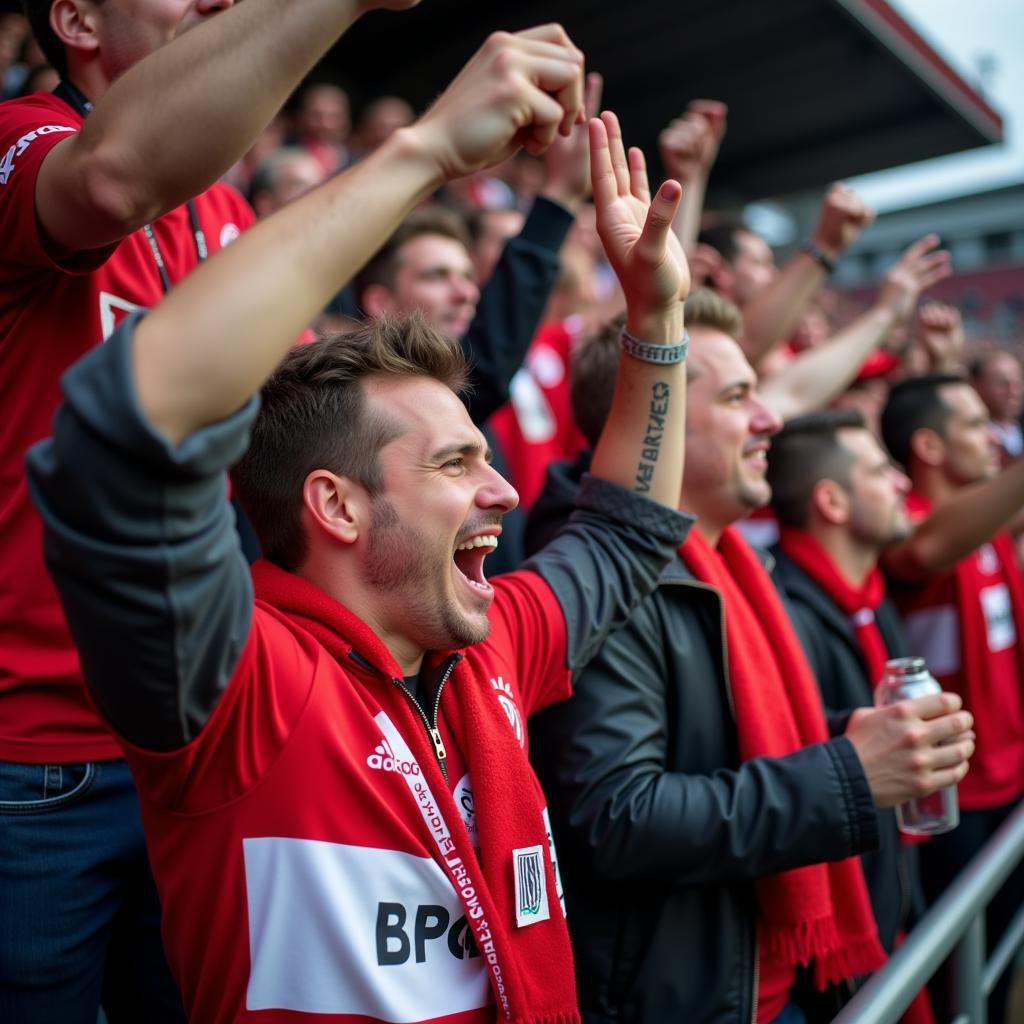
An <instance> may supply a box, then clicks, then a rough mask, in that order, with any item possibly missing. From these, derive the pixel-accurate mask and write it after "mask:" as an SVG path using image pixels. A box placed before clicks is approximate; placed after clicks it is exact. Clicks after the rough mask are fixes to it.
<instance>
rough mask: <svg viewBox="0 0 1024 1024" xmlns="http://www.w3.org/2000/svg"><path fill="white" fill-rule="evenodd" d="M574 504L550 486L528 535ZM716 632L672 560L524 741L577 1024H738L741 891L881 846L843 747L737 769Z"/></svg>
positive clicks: (751, 971)
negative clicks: (540, 804) (535, 781)
mask: <svg viewBox="0 0 1024 1024" xmlns="http://www.w3.org/2000/svg"><path fill="white" fill-rule="evenodd" d="M574 486H575V484H574V475H573V474H568V473H567V472H566V471H565V470H564V469H562V470H561V473H560V475H558V476H557V478H556V480H555V482H554V483H553V484H552V486H550V487H549V489H548V491H547V492H546V495H545V500H543V501H542V502H541V503H539V504H538V506H537V508H536V510H535V520H536V517H541V518H545V517H549V518H550V519H558V518H560V515H561V510H563V509H564V508H565V507H566V506H565V501H566V499H567V498H569V497H571V495H572V493H573V491H574ZM722 621H723V620H722V607H721V600H720V598H719V595H718V593H717V592H716V591H715V590H714V589H713V588H711V587H709V586H707V585H706V584H702V583H699V582H697V581H696V580H695V579H694V578H693V577H692V575H691V574H690V573H689V572H688V570H687V569H686V568H685V566H684V565H683V564H682V562H681V561H680V560H678V559H676V561H675V562H673V563H672V564H671V565H670V566H669V568H668V569H667V570H666V572H665V573H664V574H663V576H662V580H661V583H660V585H659V587H658V589H657V591H656V592H655V593H654V595H653V596H652V597H650V598H648V599H647V600H646V601H645V602H644V603H643V604H642V605H641V606H640V607H639V608H638V609H637V610H636V611H635V612H634V613H633V616H632V618H631V619H630V622H629V624H628V625H627V626H626V627H625V628H623V629H622V630H621V631H619V632H618V633H617V634H615V635H614V636H613V637H611V638H609V639H608V640H607V641H606V642H605V644H604V646H603V647H602V649H601V650H600V652H599V654H598V655H597V657H596V658H595V659H594V660H593V661H592V662H591V663H590V664H589V665H588V667H587V668H586V669H585V670H584V671H583V673H582V675H581V676H580V677H579V679H578V680H577V683H576V691H575V695H574V697H573V698H572V699H571V700H570V701H568V702H567V703H565V704H562V705H560V706H558V707H555V708H551V709H549V710H547V711H545V712H543V713H542V714H541V715H538V716H535V718H534V719H533V721H532V723H531V749H532V750H533V751H534V759H535V765H536V767H537V770H538V774H539V775H540V778H541V780H542V783H543V784H544V786H545V789H546V791H547V794H548V800H549V807H550V810H551V817H552V822H553V826H554V831H555V838H556V842H557V844H558V850H559V857H560V862H561V869H562V874H563V879H564V886H565V893H566V900H567V904H568V913H569V926H570V931H571V933H572V935H573V937H574V945H575V950H576V957H577V971H578V979H579V994H580V1002H581V1009H582V1011H583V1017H584V1020H585V1021H586V1022H589V1024H596V1022H602V1024H603V1022H612V1021H617V1022H619V1021H628V1022H637V1024H641V1022H642V1024H665V1022H681V1024H682V1022H685V1024H699V1022H711V1021H714V1022H730V1024H748V1022H750V1021H752V1020H753V1019H754V1016H755V1012H756V1002H755V999H756V991H757V970H758V968H757V962H758V954H757V944H756V903H755V898H754V889H753V882H754V880H755V879H756V878H758V877H759V876H761V875H766V874H772V873H775V872H778V871H783V870H786V869H789V868H795V867H798V866H801V865H805V864H810V863H815V862H819V861H825V860H834V859H841V858H844V857H849V856H852V855H854V854H858V853H861V852H862V851H864V850H867V849H872V848H873V847H874V846H875V845H876V844H877V842H878V818H877V815H876V813H875V808H874V805H873V803H872V800H871V794H870V790H869V788H868V784H867V780H866V778H865V777H864V773H863V770H862V768H861V765H860V761H859V759H858V758H857V755H856V753H855V751H854V749H853V747H852V745H851V744H850V743H849V741H848V740H846V739H845V738H843V737H839V738H836V739H833V740H831V741H829V742H827V743H821V744H816V745H814V746H811V747H807V748H805V749H803V750H800V751H797V752H796V753H793V754H790V755H788V756H787V757H784V758H758V759H755V760H753V761H747V762H745V763H740V758H739V753H738V749H737V736H736V728H735V724H734V717H733V708H732V697H731V692H730V682H729V677H728V670H727V667H726V659H725V651H724V640H725V638H724V633H723V629H722Z"/></svg>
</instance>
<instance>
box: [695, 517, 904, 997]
mask: <svg viewBox="0 0 1024 1024" xmlns="http://www.w3.org/2000/svg"><path fill="white" fill-rule="evenodd" d="M679 553H680V556H681V557H682V559H683V562H684V563H685V564H686V565H687V567H688V568H689V569H690V571H691V572H692V573H693V574H694V575H695V576H696V577H697V579H698V580H701V581H702V582H704V583H708V584H710V585H711V586H713V587H714V588H715V589H716V590H718V592H719V593H720V594H721V597H722V602H723V606H724V608H725V639H726V649H727V651H728V655H729V676H730V679H731V682H732V694H733V701H734V704H735V708H736V722H737V729H738V732H739V745H740V756H741V757H742V758H743V760H745V761H746V760H750V759H751V758H755V757H783V756H785V755H786V754H789V753H792V752H793V751H794V750H799V749H801V748H802V747H806V746H808V745H810V744H812V743H824V742H826V741H827V740H828V739H829V735H828V727H827V725H826V723H825V713H824V710H823V708H822V704H821V696H820V693H819V691H818V684H817V681H816V680H815V678H814V676H813V674H812V672H811V668H810V666H809V665H808V664H807V660H806V658H805V657H804V654H803V651H802V650H801V648H800V642H799V640H798V639H797V636H796V634H795V633H794V631H793V627H792V625H791V624H790V621H789V618H788V616H787V615H786V612H785V609H784V608H783V606H782V602H781V601H780V600H779V597H778V594H777V593H776V592H775V588H774V586H773V585H772V582H771V580H770V579H769V578H768V574H767V573H766V572H765V570H764V567H763V566H762V565H761V563H760V562H759V561H758V559H757V556H756V555H755V554H754V552H753V551H752V550H751V548H750V547H749V545H748V544H747V543H746V541H745V540H744V539H743V537H742V535H741V534H740V533H739V531H737V530H736V529H734V528H733V527H729V528H728V529H726V530H725V531H724V532H723V534H722V537H721V539H720V541H719V543H718V549H717V551H715V550H714V549H712V548H711V547H710V546H709V545H708V543H707V541H705V540H704V539H703V538H702V537H701V536H700V534H699V533H698V531H697V530H691V531H690V535H689V538H688V539H687V541H686V543H685V544H683V546H682V547H681V548H680V549H679ZM757 901H758V908H759V911H760V922H759V923H760V932H761V936H762V941H764V942H765V943H766V945H767V949H768V951H769V952H770V954H771V955H772V956H774V957H775V958H777V959H778V960H780V961H781V962H783V963H789V964H794V965H796V964H807V963H809V962H810V961H811V960H812V959H813V960H814V979H815V983H816V984H817V986H818V987H819V988H820V989H823V988H824V987H825V986H826V985H827V984H829V983H836V982H839V981H841V980H843V979H845V978H853V977H855V976H857V975H859V974H866V973H868V972H869V971H873V970H875V969H876V968H878V967H880V966H881V965H882V963H884V962H885V953H884V952H883V950H882V946H881V943H880V942H879V940H878V930H877V928H876V926H875V920H874V915H873V914H872V911H871V904H870V901H869V899H868V891H867V885H866V884H865V882H864V874H863V872H862V870H861V866H860V858H859V857H849V858H847V859H846V860H842V861H833V862H829V863H823V864H812V865H809V866H808V867H802V868H795V869H793V870H791V871H785V872H782V873H780V874H777V875H771V876H769V877H766V878H761V879H759V880H758V882H757Z"/></svg>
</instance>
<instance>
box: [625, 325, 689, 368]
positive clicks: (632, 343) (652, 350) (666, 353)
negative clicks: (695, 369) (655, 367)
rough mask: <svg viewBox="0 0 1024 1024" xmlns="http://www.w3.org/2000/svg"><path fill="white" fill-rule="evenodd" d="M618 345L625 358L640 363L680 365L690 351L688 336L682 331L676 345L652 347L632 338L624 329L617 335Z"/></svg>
mask: <svg viewBox="0 0 1024 1024" xmlns="http://www.w3.org/2000/svg"><path fill="white" fill-rule="evenodd" d="M619 345H620V347H621V348H622V351H623V352H625V353H626V355H627V356H632V357H633V358H634V359H639V360H640V361H641V362H642V363H660V364H662V365H668V364H670V363H681V362H682V361H683V360H684V359H685V358H686V353H687V352H688V351H689V349H690V335H689V334H687V333H686V331H685V330H684V331H683V340H682V341H680V342H679V343H678V344H676V345H652V344H651V343H650V342H647V341H641V340H640V339H639V338H634V337H633V335H632V334H630V333H629V331H627V330H626V328H625V327H623V328H622V334H620V335H619Z"/></svg>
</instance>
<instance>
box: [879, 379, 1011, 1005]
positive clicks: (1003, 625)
mask: <svg viewBox="0 0 1024 1024" xmlns="http://www.w3.org/2000/svg"><path fill="white" fill-rule="evenodd" d="M882 436H883V438H884V440H885V443H886V446H887V447H888V448H889V451H890V452H891V453H892V456H893V458H895V459H896V460H897V461H898V462H899V463H901V464H902V465H903V466H904V467H905V469H906V471H907V473H908V475H909V476H910V480H911V483H912V485H913V490H912V491H911V494H910V496H909V498H908V506H909V508H910V513H911V518H912V519H914V520H917V521H919V523H920V525H918V526H917V528H916V529H915V531H914V534H913V537H912V538H911V540H910V541H909V542H907V543H905V544H901V545H898V546H897V547H895V548H894V549H892V550H889V551H887V552H886V554H885V556H884V557H883V561H882V565H883V568H884V569H885V571H886V574H887V577H888V582H889V592H890V594H891V595H892V597H893V598H894V600H895V601H896V603H897V606H898V607H899V609H900V611H901V613H902V614H903V617H904V625H905V627H906V633H907V637H908V640H909V646H910V650H911V651H912V653H914V654H919V655H921V656H923V657H924V658H925V659H926V661H927V662H928V666H929V668H930V669H931V671H932V674H933V675H934V676H935V677H936V678H937V679H938V680H939V682H940V683H942V684H943V686H947V687H948V688H949V689H951V690H953V691H954V692H956V693H959V694H960V696H961V697H962V698H963V701H964V705H965V707H967V708H968V709H969V710H970V711H971V712H972V713H973V715H974V720H975V730H976V732H977V753H976V755H975V757H974V760H973V762H972V766H971V773H970V775H969V776H968V777H967V779H966V780H965V781H964V782H963V783H962V784H961V786H960V792H959V796H960V825H959V826H958V827H957V828H956V829H955V830H954V831H952V832H950V833H948V834H946V835H943V836H936V837H934V838H933V839H931V840H930V841H929V842H928V843H927V844H925V846H924V847H923V848H922V850H921V867H922V877H923V879H924V884H925V892H926V895H927V896H928V898H929V899H932V900H934V899H936V898H937V897H938V896H939V895H940V894H941V893H942V892H943V890H944V889H945V888H946V886H947V885H948V884H949V882H950V881H951V880H952V879H953V878H954V877H955V876H956V874H957V873H958V872H959V871H960V870H961V869H962V868H963V867H964V865H965V864H966V863H967V862H968V861H969V860H970V858H971V857H972V856H973V855H974V854H975V853H976V852H977V851H978V850H979V849H980V848H981V846H982V845H984V843H985V841H986V840H987V839H988V838H989V837H990V836H992V834H993V833H994V832H995V831H996V829H997V828H998V827H999V825H1000V824H1001V823H1002V821H1003V820H1004V819H1005V818H1006V816H1007V815H1008V814H1009V813H1010V812H1011V811H1012V810H1013V808H1014V807H1015V806H1016V805H1017V804H1018V802H1019V801H1020V798H1021V796H1022V795H1024V689H1022V686H1021V680H1022V679H1024V643H1022V641H1021V633H1022V631H1024V586H1022V584H1021V576H1020V569H1019V567H1018V564H1017V560H1016V555H1015V550H1014V545H1013V540H1012V538H1011V536H1010V534H1009V533H1008V532H1007V530H1008V528H1011V527H1017V526H1019V524H1020V510H1021V507H1022V505H1024V463H1022V462H1020V461H1018V462H1016V463H1014V464H1013V465H1011V466H1009V467H1008V468H1007V469H1005V470H1003V471H1002V472H1000V469H999V448H998V444H997V441H996V436H995V433H994V431H993V429H992V425H991V421H990V419H989V415H988V410H987V409H986V408H985V405H984V403H983V402H982V400H981V398H980V397H979V396H978V393H977V392H976V391H975V390H974V388H972V387H971V386H970V384H968V382H967V381H966V380H965V379H963V378H962V377H959V376H957V375H955V374H929V375H926V376H921V377H911V378H909V379H907V380H905V381H903V382H901V383H900V384H898V385H897V386H896V387H894V388H893V390H892V392H891V393H890V395H889V401H888V403H887V405H886V407H885V410H884V412H883V413H882ZM1022 901H1024V869H1022V868H1020V867H1018V869H1017V870H1016V871H1015V872H1014V874H1013V875H1012V876H1011V878H1010V879H1009V880H1008V881H1007V883H1006V885H1005V886H1004V888H1003V889H1002V890H1001V891H1000V892H999V893H997V894H996V896H995V897H994V898H993V899H992V901H991V902H990V903H989V907H988V914H987V919H988V927H987V931H986V936H987V940H988V943H989V947H990V949H991V948H993V946H994V944H995V943H996V942H997V941H998V939H999V936H1000V935H1002V934H1003V932H1004V930H1005V928H1006V926H1007V924H1008V922H1009V920H1010V918H1011V917H1012V915H1013V913H1014V911H1015V908H1016V907H1019V906H1020V905H1021V903H1022ZM1009 980H1010V979H1009V977H1008V976H1007V975H1004V976H1003V978H1002V980H1001V981H1000V983H999V985H998V986H997V987H996V989H995V990H994V992H993V994H992V996H991V998H990V1002H989V1017H990V1019H991V1020H992V1021H994V1022H999V1021H1002V1020H1003V1018H1004V1014H1005V1002H1006V997H1007V992H1008V987H1009Z"/></svg>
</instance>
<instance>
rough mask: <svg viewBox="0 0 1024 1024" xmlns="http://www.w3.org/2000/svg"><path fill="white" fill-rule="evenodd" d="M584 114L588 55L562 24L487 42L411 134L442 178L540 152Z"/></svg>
mask: <svg viewBox="0 0 1024 1024" xmlns="http://www.w3.org/2000/svg"><path fill="white" fill-rule="evenodd" d="M582 113H583V54H582V53H581V52H580V51H579V50H578V49H576V47H575V46H574V45H573V44H572V41H571V40H570V39H569V37H568V36H567V35H566V33H565V29H563V28H562V27H561V26H560V25H541V26H539V27H538V28H533V29H528V30H527V31H525V32H517V33H514V34H512V33H508V32H495V33H493V34H492V35H491V36H489V37H488V39H487V41H486V42H485V43H484V45H483V46H482V47H481V48H480V49H479V50H478V51H477V53H476V54H475V55H474V56H473V58H472V59H471V60H470V62H469V63H468V64H467V65H466V66H465V67H464V68H463V69H462V71H461V72H460V73H459V75H458V77H457V78H456V79H455V81H453V82H452V84H451V85H450V86H449V87H448V88H447V89H446V90H445V91H444V93H443V94H442V95H441V96H440V97H439V98H438V100H437V102H436V103H435V104H434V105H433V106H432V107H431V108H430V110H428V111H427V112H426V114H424V115H423V117H421V118H420V120H419V121H417V122H416V124H415V125H413V127H412V129H411V131H412V133H413V135H414V137H415V139H416V140H417V142H418V144H419V145H420V146H421V147H423V149H424V152H425V153H426V154H427V155H428V157H429V158H430V159H432V160H434V161H436V163H437V166H438V170H439V172H440V174H441V175H442V177H443V178H445V179H450V178H458V177H461V176H462V175H465V174H472V173H473V172H474V171H478V170H480V169H481V168H484V167H490V166H491V165H493V164H496V163H499V162H500V161H502V160H504V159H506V158H507V157H510V156H511V155H512V154H513V153H514V152H515V151H516V150H517V149H519V148H520V147H521V146H525V147H526V149H527V150H528V151H529V152H530V153H533V154H535V155H536V154H539V153H542V152H543V151H544V150H545V149H546V148H547V147H548V145H550V143H551V142H552V141H553V139H554V138H555V137H556V136H557V135H558V134H559V133H560V134H562V135H565V136H568V135H569V133H570V131H571V130H572V126H573V124H575V123H576V122H577V121H579V120H580V119H581V117H582Z"/></svg>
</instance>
